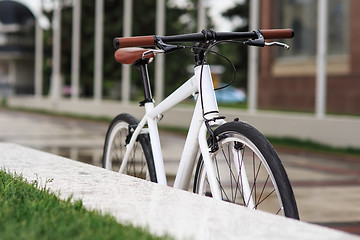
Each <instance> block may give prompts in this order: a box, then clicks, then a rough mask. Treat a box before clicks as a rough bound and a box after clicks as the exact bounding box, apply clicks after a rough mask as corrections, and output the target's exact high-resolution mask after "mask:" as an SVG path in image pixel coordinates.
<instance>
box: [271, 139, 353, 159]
mask: <svg viewBox="0 0 360 240" xmlns="http://www.w3.org/2000/svg"><path fill="white" fill-rule="evenodd" d="M267 139H268V140H269V141H270V142H271V144H272V145H274V146H275V147H276V146H280V147H289V148H294V149H301V150H305V151H309V152H317V153H326V154H337V155H348V156H355V157H360V149H358V148H351V147H348V148H341V147H332V146H329V145H326V144H321V143H318V142H314V141H311V140H299V139H295V138H278V137H267Z"/></svg>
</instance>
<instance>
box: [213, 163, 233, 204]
mask: <svg viewBox="0 0 360 240" xmlns="http://www.w3.org/2000/svg"><path fill="white" fill-rule="evenodd" d="M214 162H215V166H216V171H217V176H218V177H217V178H216V180H217V181H218V183H219V186H220V188H221V192H223V193H224V195H225V197H226V199H227V200H228V201H230V199H229V197H228V195H227V194H226V191H225V189H224V188H223V186H222V184H221V179H220V171H219V165H218V161H217V158H215V159H214ZM221 198H223V195H222V196H221Z"/></svg>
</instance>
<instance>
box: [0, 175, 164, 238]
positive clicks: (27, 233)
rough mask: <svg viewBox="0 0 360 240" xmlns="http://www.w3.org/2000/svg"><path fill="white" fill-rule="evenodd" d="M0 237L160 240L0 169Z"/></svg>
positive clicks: (35, 182)
mask: <svg viewBox="0 0 360 240" xmlns="http://www.w3.org/2000/svg"><path fill="white" fill-rule="evenodd" d="M0 239H87V240H88V239H164V238H159V237H156V236H153V235H151V234H150V233H148V232H146V231H145V230H143V229H140V228H135V227H133V226H130V225H121V224H119V223H117V222H116V220H115V219H114V218H113V217H112V216H110V215H102V214H100V212H98V211H88V210H86V209H85V208H84V207H83V205H82V201H80V200H78V201H72V200H71V198H69V199H67V200H60V199H59V198H58V195H56V194H54V193H51V192H50V191H49V190H48V189H46V187H44V188H39V186H38V182H37V181H34V182H32V183H27V182H25V180H24V179H23V178H22V177H21V176H14V175H12V174H9V173H7V172H6V171H5V170H0Z"/></svg>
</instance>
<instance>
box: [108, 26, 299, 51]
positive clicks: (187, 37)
mask: <svg viewBox="0 0 360 240" xmlns="http://www.w3.org/2000/svg"><path fill="white" fill-rule="evenodd" d="M259 31H260V33H261V34H262V35H263V37H264V39H280V38H292V37H294V31H293V30H292V29H265V30H259ZM248 38H252V39H254V38H257V34H256V32H255V31H253V32H214V31H203V32H201V33H190V34H181V35H173V36H157V35H149V36H137V37H117V38H114V47H115V48H116V49H118V48H125V47H152V46H155V44H156V41H157V40H161V41H162V42H164V43H174V42H178V43H180V42H206V41H210V40H216V41H221V40H235V39H248Z"/></svg>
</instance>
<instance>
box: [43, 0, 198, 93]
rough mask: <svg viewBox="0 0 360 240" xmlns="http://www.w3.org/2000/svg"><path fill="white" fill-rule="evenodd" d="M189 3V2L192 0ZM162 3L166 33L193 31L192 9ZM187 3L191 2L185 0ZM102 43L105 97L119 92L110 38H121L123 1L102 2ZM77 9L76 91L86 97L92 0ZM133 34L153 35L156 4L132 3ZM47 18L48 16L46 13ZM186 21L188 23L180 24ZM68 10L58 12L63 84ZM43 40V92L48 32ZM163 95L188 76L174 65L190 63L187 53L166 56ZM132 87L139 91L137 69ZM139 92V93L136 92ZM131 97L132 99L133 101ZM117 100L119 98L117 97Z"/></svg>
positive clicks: (91, 47) (67, 74) (146, 1)
mask: <svg viewBox="0 0 360 240" xmlns="http://www.w3.org/2000/svg"><path fill="white" fill-rule="evenodd" d="M192 1H193V0H192ZM168 2H169V1H167V4H166V34H167V35H170V34H180V33H188V32H193V31H195V27H196V25H194V24H193V25H191V24H189V22H190V23H194V22H196V21H195V20H194V19H196V8H195V7H193V8H190V9H188V8H181V7H177V6H174V5H169V4H168ZM189 2H191V1H189ZM104 3H105V4H104V11H105V14H104V41H103V44H104V45H103V51H104V53H103V54H104V55H103V59H104V63H103V64H104V66H103V86H104V89H103V90H104V96H105V97H106V96H109V91H110V90H113V89H115V91H117V92H121V91H120V88H119V86H120V82H121V65H120V64H119V63H117V62H116V61H115V60H114V51H115V49H114V48H113V46H112V41H113V38H114V37H121V34H122V32H123V29H122V25H123V22H122V21H123V19H122V13H123V1H119V0H106V1H105V2H104ZM81 5H82V9H81V11H82V12H81V43H80V45H81V50H80V53H81V60H80V62H81V64H80V65H81V69H80V88H81V89H82V95H83V96H85V97H90V96H92V95H93V75H94V72H93V69H94V31H95V29H94V17H95V0H82V4H81ZM133 6H134V10H133V11H134V12H133V35H134V36H135V35H152V34H154V33H155V17H156V16H155V15H156V1H154V0H133ZM47 15H48V17H49V19H51V17H52V13H51V12H49V13H47ZM184 19H188V21H184ZM71 29H72V8H71V7H64V8H63V10H62V33H61V36H62V49H61V52H62V54H61V59H62V60H61V62H62V65H61V71H62V74H63V76H64V83H65V84H67V85H70V83H71V75H70V74H71V39H72V36H71V34H72V31H71ZM44 38H45V41H44V42H45V43H46V44H45V54H44V59H45V60H44V62H45V64H44V65H45V69H44V72H45V79H48V81H44V82H45V86H44V89H48V87H49V79H50V74H51V57H52V56H51V47H52V30H50V31H46V32H45V33H44ZM166 59H167V61H166V72H165V79H166V93H169V92H170V91H171V90H173V89H175V87H177V86H179V85H180V84H181V83H182V82H183V80H184V79H186V77H187V76H188V73H187V72H184V71H183V68H179V66H178V63H179V62H181V64H182V66H186V64H191V63H192V62H193V59H192V57H191V55H189V51H186V50H185V51H179V52H177V53H176V54H169V55H166ZM152 65H153V64H151V65H150V67H149V71H150V74H152V72H153V66H152ZM175 77H176V78H175ZM132 84H133V86H135V87H137V88H138V89H140V90H141V83H140V77H139V74H138V72H137V70H133V72H132ZM140 92H141V91H140ZM136 95H137V94H136V91H135V94H134V95H133V98H137V96H136ZM117 97H119V96H117Z"/></svg>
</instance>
